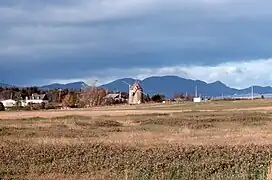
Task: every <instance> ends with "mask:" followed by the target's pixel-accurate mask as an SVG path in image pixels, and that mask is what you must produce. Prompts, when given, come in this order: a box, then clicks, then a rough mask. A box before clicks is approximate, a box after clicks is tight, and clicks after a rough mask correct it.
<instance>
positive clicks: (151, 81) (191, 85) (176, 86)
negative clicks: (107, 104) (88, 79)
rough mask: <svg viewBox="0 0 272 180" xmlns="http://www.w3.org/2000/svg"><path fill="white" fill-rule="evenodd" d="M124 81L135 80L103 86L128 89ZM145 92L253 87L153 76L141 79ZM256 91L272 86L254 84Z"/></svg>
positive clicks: (206, 92) (229, 91)
mask: <svg viewBox="0 0 272 180" xmlns="http://www.w3.org/2000/svg"><path fill="white" fill-rule="evenodd" d="M123 81H126V82H128V83H129V84H132V83H133V82H134V81H135V80H134V79H132V78H123V79H118V80H115V81H113V82H110V83H108V84H104V85H102V86H101V87H103V88H105V89H108V90H112V91H114V90H119V91H128V85H126V84H125V83H124V82H123ZM139 82H140V84H141V86H142V87H143V89H144V92H145V93H147V94H150V95H152V94H156V93H162V94H165V95H166V96H167V97H173V95H174V94H175V93H181V92H182V93H186V92H187V93H188V94H192V95H194V94H195V88H196V87H197V91H198V95H201V96H210V97H211V96H221V95H222V94H223V95H224V96H225V95H234V94H248V93H251V87H249V88H245V89H235V88H231V87H228V86H227V85H225V84H224V83H222V82H221V81H215V82H213V83H206V82H204V81H200V80H191V79H185V78H181V77H178V76H152V77H148V78H146V79H143V80H139ZM253 88H254V93H258V94H268V93H272V87H270V86H266V87H261V86H253Z"/></svg>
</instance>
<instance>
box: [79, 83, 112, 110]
mask: <svg viewBox="0 0 272 180" xmlns="http://www.w3.org/2000/svg"><path fill="white" fill-rule="evenodd" d="M106 95H107V91H106V90H105V89H102V88H98V87H88V88H86V89H84V90H83V92H82V94H81V98H80V102H81V105H83V106H84V107H93V106H100V105H102V103H103V100H104V97H105V96H106Z"/></svg>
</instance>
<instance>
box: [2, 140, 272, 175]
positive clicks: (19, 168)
mask: <svg viewBox="0 0 272 180" xmlns="http://www.w3.org/2000/svg"><path fill="white" fill-rule="evenodd" d="M271 152H272V146H255V145H247V146H182V145H181V146H171V145H167V146H159V147H150V148H137V147H130V146H123V145H104V144H96V143H95V144H81V145H62V146H61V145H58V146H55V145H46V146H45V145H44V146H43V145H39V146H37V145H36V146H33V145H31V144H21V143H19V144H18V143H11V142H6V143H5V145H2V147H1V148H0V159H1V161H0V167H1V168H2V169H1V172H2V173H1V176H2V177H0V178H4V177H6V178H13V177H21V178H22V177H24V176H27V174H29V173H30V174H38V175H40V176H43V175H46V174H54V173H55V174H66V175H76V174H97V173H100V172H109V173H108V176H107V177H105V179H125V178H127V179H211V178H215V179H218V178H224V179H233V178H234V179H265V178H266V176H267V172H268V166H269V164H270V159H271Z"/></svg>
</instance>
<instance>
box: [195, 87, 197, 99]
mask: <svg viewBox="0 0 272 180" xmlns="http://www.w3.org/2000/svg"><path fill="white" fill-rule="evenodd" d="M195 97H197V85H196V86H195Z"/></svg>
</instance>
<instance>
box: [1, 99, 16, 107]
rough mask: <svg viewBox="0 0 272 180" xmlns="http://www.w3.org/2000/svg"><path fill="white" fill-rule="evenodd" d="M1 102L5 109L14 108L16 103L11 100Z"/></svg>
mask: <svg viewBox="0 0 272 180" xmlns="http://www.w3.org/2000/svg"><path fill="white" fill-rule="evenodd" d="M1 102H2V103H3V105H4V107H5V108H10V107H15V106H16V101H14V100H12V99H7V100H3V101H1Z"/></svg>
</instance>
